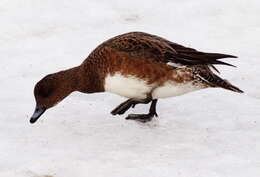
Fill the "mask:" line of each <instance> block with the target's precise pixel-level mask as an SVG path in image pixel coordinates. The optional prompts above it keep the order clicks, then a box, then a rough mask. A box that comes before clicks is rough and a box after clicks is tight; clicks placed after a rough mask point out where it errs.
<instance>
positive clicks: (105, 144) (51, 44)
mask: <svg viewBox="0 0 260 177" xmlns="http://www.w3.org/2000/svg"><path fill="white" fill-rule="evenodd" d="M259 17H260V3H259V1H258V0H250V1H246V0H244V1H243V0H237V1H233V0H218V1H206V0H197V1H191V0H183V1H181V0H165V1H162V0H149V1H148V0H147V1H139V0H131V1H130V0H129V1H117V0H111V1H105V0H100V1H96V0H89V1H86V0H74V1H69V0H44V1H43V0H1V3H0V21H1V28H0V46H1V47H0V53H1V59H0V84H1V92H0V109H1V110H0V140H1V142H0V176H1V177H259V176H260V120H259V119H260V109H259V108H260V82H259V81H260V77H259V76H260V69H259V64H260V62H259V55H260V38H259V34H260V20H259ZM129 31H145V32H149V33H153V34H157V35H160V36H163V37H165V38H168V39H170V40H172V41H175V42H178V43H180V44H183V45H186V46H189V47H194V48H197V49H199V50H204V51H208V52H223V53H228V54H234V55H237V56H239V59H230V60H228V61H229V62H231V63H233V64H235V65H237V66H238V68H230V67H224V66H223V67H221V68H220V70H221V71H222V75H221V76H222V77H225V78H227V79H228V80H230V81H231V82H232V83H233V84H235V85H237V86H239V87H240V88H241V89H242V90H244V91H245V94H236V93H232V92H229V91H225V90H223V89H208V90H202V91H197V92H193V93H190V94H187V95H185V96H181V97H175V98H171V99H164V100H159V103H158V113H159V115H160V117H159V118H158V119H155V120H153V121H152V122H150V123H147V124H141V123H137V122H134V121H126V120H125V119H124V116H116V117H113V116H111V115H110V114H109V113H110V111H111V110H112V109H113V108H114V107H115V106H117V105H118V104H119V103H121V102H122V101H124V100H125V99H124V98H121V97H119V96H116V95H112V94H108V93H106V94H92V95H84V94H80V93H73V94H72V95H71V96H69V97H68V98H67V99H65V100H64V101H63V102H61V103H60V104H59V105H58V106H56V107H55V108H53V109H50V110H48V111H47V112H46V113H45V114H44V115H43V116H42V117H41V119H40V120H39V121H38V122H37V123H36V124H33V125H31V124H29V118H30V116H31V114H32V112H33V109H34V106H35V102H34V97H33V94H32V91H33V87H34V85H35V83H36V82H37V81H38V80H40V79H41V78H42V77H43V76H45V75H47V74H49V73H53V72H56V71H59V70H62V69H67V68H70V67H73V66H76V65H78V64H80V63H81V62H82V61H83V60H84V58H85V57H87V55H88V54H89V53H90V52H91V51H92V50H93V49H94V48H95V47H96V46H97V45H98V44H100V43H101V42H102V41H104V40H106V39H108V38H110V37H112V36H114V35H118V34H121V33H124V32H129ZM146 111H148V107H147V106H137V107H136V109H134V111H129V112H141V113H143V112H146Z"/></svg>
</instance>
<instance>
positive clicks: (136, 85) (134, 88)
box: [105, 73, 152, 99]
mask: <svg viewBox="0 0 260 177" xmlns="http://www.w3.org/2000/svg"><path fill="white" fill-rule="evenodd" d="M151 90H152V86H151V85H148V84H147V82H146V81H145V80H142V79H139V78H137V77H134V76H124V75H122V74H120V73H115V74H114V75H110V74H109V75H107V76H106V78H105V91H107V92H111V93H115V94H118V95H121V96H124V97H127V98H139V99H144V98H146V97H147V94H148V93H150V92H151Z"/></svg>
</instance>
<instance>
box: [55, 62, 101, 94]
mask: <svg viewBox="0 0 260 177" xmlns="http://www.w3.org/2000/svg"><path fill="white" fill-rule="evenodd" d="M86 69H87V70H86ZM57 74H58V75H59V76H58V77H59V78H60V79H61V80H60V82H62V85H63V87H64V89H65V90H66V91H67V94H70V93H71V92H73V91H79V92H83V93H95V92H102V91H103V90H104V89H103V85H102V82H101V81H100V79H99V77H98V75H97V72H96V71H92V69H91V67H87V68H86V67H84V66H82V65H80V66H77V67H74V68H71V69H67V70H64V71H61V72H59V73H57Z"/></svg>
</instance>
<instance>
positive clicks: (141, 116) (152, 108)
mask: <svg viewBox="0 0 260 177" xmlns="http://www.w3.org/2000/svg"><path fill="white" fill-rule="evenodd" d="M157 101H158V100H157V99H155V100H152V104H151V106H150V110H149V113H148V114H129V115H128V116H127V117H126V119H127V120H136V121H140V122H143V123H145V122H148V121H151V120H152V119H153V117H154V116H156V117H158V115H157V113H156V103H157Z"/></svg>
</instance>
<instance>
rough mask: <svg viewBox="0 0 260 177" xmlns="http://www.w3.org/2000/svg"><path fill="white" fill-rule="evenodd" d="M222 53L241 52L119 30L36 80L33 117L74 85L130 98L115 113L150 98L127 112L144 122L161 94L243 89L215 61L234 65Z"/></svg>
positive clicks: (74, 88) (86, 90)
mask: <svg viewBox="0 0 260 177" xmlns="http://www.w3.org/2000/svg"><path fill="white" fill-rule="evenodd" d="M223 58H237V57H236V56H233V55H228V54H221V53H207V52H202V51H198V50H196V49H193V48H189V47H185V46H182V45H180V44H177V43H174V42H171V41H169V40H167V39H165V38H163V37H159V36H157V35H153V34H149V33H145V32H128V33H125V34H121V35H118V36H115V37H113V38H111V39H108V40H107V41H105V42H103V43H102V44H100V45H99V46H97V47H96V48H95V49H94V50H93V51H92V52H91V53H90V54H89V56H88V57H87V58H86V59H85V60H84V61H83V62H82V63H81V64H80V65H79V66H76V67H73V68H70V69H67V70H62V71H59V72H56V73H53V74H48V75H47V76H45V77H44V78H42V79H41V80H40V81H39V82H37V83H36V85H35V87H34V97H35V101H36V108H35V110H34V113H33V115H32V117H31V118H30V123H35V122H36V121H37V120H38V119H39V117H41V115H42V114H43V113H44V112H45V111H46V110H47V109H49V108H52V107H54V106H55V105H57V104H58V103H59V102H61V101H62V100H63V99H64V98H66V97H67V96H68V95H70V94H71V93H72V92H75V91H78V92H82V93H87V94H91V93H99V92H110V93H114V94H117V95H120V96H122V97H125V98H127V99H126V101H124V102H123V103H121V104H119V105H118V106H117V107H116V108H115V109H113V110H112V111H111V114H112V115H122V114H124V113H125V112H126V111H127V110H129V109H130V108H134V107H135V106H136V105H138V104H149V103H151V104H150V108H149V112H148V113H147V114H129V115H127V116H126V118H125V119H127V120H135V121H139V122H143V123H145V122H148V121H151V120H152V119H153V118H154V117H157V116H158V114H157V111H156V105H157V101H158V99H161V98H168V97H175V96H180V95H183V94H186V93H189V92H193V91H196V90H200V89H205V88H223V89H226V90H230V91H233V92H237V93H243V91H242V90H240V89H239V88H238V87H236V86H234V85H232V84H231V83H230V82H229V81H227V80H225V79H222V78H221V77H220V76H219V75H218V73H219V70H218V69H217V68H216V67H215V66H216V65H227V66H234V65H232V64H229V63H226V62H224V61H221V60H220V59H223Z"/></svg>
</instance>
